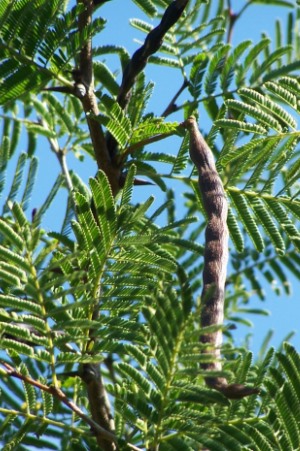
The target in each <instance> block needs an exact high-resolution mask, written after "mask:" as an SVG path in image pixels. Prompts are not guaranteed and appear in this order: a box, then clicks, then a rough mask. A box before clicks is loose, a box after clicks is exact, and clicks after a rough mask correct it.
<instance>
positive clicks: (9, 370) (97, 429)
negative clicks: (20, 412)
mask: <svg viewBox="0 0 300 451" xmlns="http://www.w3.org/2000/svg"><path fill="white" fill-rule="evenodd" d="M0 363H1V365H3V366H4V367H5V369H6V374H7V376H11V377H15V378H16V379H20V380H21V381H23V382H26V383H27V384H30V385H32V386H33V387H36V388H38V389H39V390H43V391H45V392H47V393H49V394H50V395H52V396H54V397H55V398H57V399H59V400H60V401H61V402H62V403H63V404H65V405H66V406H67V407H69V409H71V410H72V411H73V412H75V413H76V415H78V416H79V417H80V418H81V419H82V420H83V421H84V422H85V423H87V424H88V425H89V426H90V427H91V429H92V431H93V432H94V433H95V434H98V435H101V437H103V439H105V440H106V442H108V443H112V444H113V445H114V446H116V442H117V439H116V437H115V435H114V434H112V433H111V432H109V431H107V430H106V429H104V428H103V427H102V426H100V425H99V424H98V423H96V422H95V421H94V420H92V419H91V418H90V417H88V416H87V415H86V414H85V413H84V412H83V411H82V410H81V409H80V408H79V407H78V406H77V405H76V404H75V403H74V402H72V401H70V400H69V399H68V398H67V396H66V395H65V394H64V393H63V391H62V390H60V389H59V388H57V387H54V386H48V385H45V384H42V383H41V382H39V381H37V380H35V379H32V378H31V377H29V376H27V375H25V374H22V373H20V372H19V371H17V370H16V369H15V368H13V367H12V366H11V365H9V364H8V363H7V362H4V361H1V362H0ZM127 446H128V447H129V448H130V449H132V450H133V451H141V449H140V448H138V447H137V446H135V445H133V444H131V443H127ZM104 449H106V448H104ZM114 449H116V448H114Z"/></svg>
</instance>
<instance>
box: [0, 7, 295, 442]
mask: <svg viewBox="0 0 300 451" xmlns="http://www.w3.org/2000/svg"><path fill="white" fill-rule="evenodd" d="M104 3H105V0H103V1H101V0H100V1H94V2H93V1H92V0H81V1H80V0H78V2H77V4H76V5H73V4H72V3H70V4H69V2H68V1H64V2H62V1H60V0H34V1H32V0H15V1H11V0H2V1H1V4H0V23H1V27H0V30H1V31H0V59H1V63H0V74H1V84H0V102H1V105H2V115H1V116H2V122H3V127H2V136H1V149H0V152H1V153H0V156H1V158H0V171H1V184H0V188H1V191H4V190H5V189H6V188H7V185H8V190H7V193H8V194H7V196H5V198H4V201H3V203H2V214H1V218H0V240H1V244H0V256H1V261H0V280H1V287H0V290H1V291H0V315H1V316H0V324H1V349H2V351H1V373H0V374H1V398H0V399H1V402H0V415H1V424H0V432H1V439H0V440H1V443H2V448H3V449H4V450H12V449H15V450H23V449H24V450H25V449H29V447H31V448H32V447H37V448H43V449H49V450H50V449H59V450H61V449H68V450H72V449H74V450H80V449H90V450H93V449H103V450H125V449H126V450H127V449H132V450H144V449H147V450H149V451H150V450H151V451H154V450H158V449H159V450H183V451H184V450H199V449H209V450H226V449H228V450H233V449H234V450H235V449H236V450H238V449H253V450H256V449H257V450H262V449H266V450H274V449H283V450H285V451H286V450H295V449H299V447H300V435H299V427H298V425H299V421H300V413H299V412H300V409H299V402H300V378H299V374H300V359H299V356H298V354H297V352H296V351H295V349H294V348H293V347H292V346H291V345H289V344H285V345H284V348H283V349H282V350H281V351H278V352H276V353H275V352H274V350H273V349H269V350H268V349H267V343H265V346H264V348H263V350H262V352H261V356H260V358H259V359H258V360H257V361H255V363H254V364H253V362H252V355H251V352H250V351H249V350H248V349H247V347H246V346H244V347H242V348H239V349H236V346H235V343H234V340H233V337H232V336H231V327H227V328H226V324H229V325H234V323H235V322H236V321H245V315H246V314H247V312H252V313H253V310H251V296H250V292H255V293H256V294H258V295H259V296H260V297H263V291H262V287H261V285H260V279H262V278H264V279H265V281H266V283H269V284H271V283H272V280H273V279H274V278H278V279H279V280H280V281H281V282H282V286H283V287H284V289H286V290H288V286H289V285H288V283H287V281H288V277H289V272H292V273H293V274H294V275H296V277H297V278H299V277H300V259H299V255H298V249H299V246H300V245H299V238H300V234H299V231H298V229H297V224H298V220H299V217H300V202H299V201H298V200H297V199H298V187H297V186H298V185H297V182H298V176H299V150H298V147H297V143H298V138H299V134H298V132H297V130H296V128H297V123H296V119H297V115H298V113H299V100H298V97H299V94H300V84H299V81H298V76H297V70H298V69H299V66H300V62H299V56H300V54H299V53H300V49H299V39H298V37H297V34H296V33H294V28H295V26H296V19H297V17H298V15H299V11H298V9H297V8H296V4H295V3H296V2H293V1H284V0H281V1H278V0H276V1H275V0H274V1H272V2H269V1H262V0H261V1H254V0H248V1H247V2H246V1H245V2H244V4H243V5H242V6H241V9H240V11H237V12H233V11H232V9H231V2H230V0H228V1H227V2H225V1H222V0H216V1H211V2H205V1H204V0H203V1H201V0H195V1H191V0H190V1H189V0H175V1H173V2H171V1H166V0H139V1H138V0H136V1H135V3H136V4H137V5H138V7H139V8H140V12H141V17H145V15H147V16H149V17H151V18H154V23H155V26H154V28H153V27H152V26H151V25H149V23H147V22H146V21H142V20H134V21H132V24H133V26H135V27H136V28H138V29H139V30H142V31H143V32H145V35H146V38H145V42H144V44H143V45H142V46H141V47H140V48H138V49H137V51H136V52H135V53H134V54H133V55H130V54H129V53H128V52H127V51H126V49H124V48H123V47H120V46H117V45H114V44H113V43H112V44H111V45H109V46H107V45H99V46H95V45H94V47H92V41H93V40H94V41H95V38H96V37H97V42H100V43H101V31H102V30H103V29H104V27H105V20H104V19H102V18H101V7H102V6H103V4H104ZM255 3H265V4H266V5H269V6H270V7H271V6H272V5H281V6H283V7H289V8H291V9H290V12H289V15H288V17H287V25H286V29H287V32H286V33H284V30H285V28H282V24H281V23H280V22H278V23H276V29H275V34H276V39H275V40H274V42H271V40H270V39H269V38H268V37H266V36H265V35H262V37H261V39H260V40H259V42H254V43H253V42H251V41H250V40H247V41H244V42H241V43H239V44H238V45H236V46H233V45H232V42H231V40H232V34H233V32H234V26H235V24H236V22H237V21H238V20H239V19H240V17H241V16H242V15H243V14H244V13H246V12H247V10H248V8H249V7H252V8H253V7H255V6H254V4H255ZM283 10H286V9H284V8H283ZM122 14H124V20H125V19H126V17H125V16H126V11H125V12H124V13H122ZM112 26H113V25H112ZM284 27H285V26H284ZM110 54H115V55H117V56H118V58H119V62H120V63H119V64H120V66H119V67H118V68H116V67H108V66H107V64H106V63H104V62H103V61H102V60H103V59H104V58H105V56H106V55H110ZM96 58H97V60H98V61H96ZM152 63H155V64H159V65H161V66H162V68H161V71H162V72H163V70H164V65H168V66H170V67H172V68H173V70H174V71H178V72H179V73H180V74H181V77H182V85H181V87H180V88H179V89H178V91H177V92H174V97H173V98H172V99H171V100H168V99H166V107H165V110H164V112H163V114H162V115H161V116H160V115H158V113H157V112H156V111H155V112H151V111H148V110H147V102H148V100H149V98H150V96H151V94H152V91H153V89H154V84H153V82H152V81H150V80H149V79H148V77H147V67H148V64H152ZM116 69H120V71H121V74H122V76H121V78H120V79H119V78H118V77H117V76H116V75H115V71H116ZM180 99H181V100H180ZM200 109H201V111H203V114H205V115H206V116H207V117H209V119H210V123H211V126H210V128H209V126H208V127H207V128H208V129H207V130H205V132H203V133H204V135H205V139H206V142H207V143H208V144H209V146H210V147H211V148H212V150H213V152H214V155H215V158H216V160H217V170H218V172H219V174H220V177H221V179H222V181H223V185H224V189H225V192H226V195H227V199H228V203H229V213H228V219H227V224H228V228H229V232H230V238H231V239H230V265H229V273H228V275H227V284H226V305H225V318H226V322H225V326H223V328H222V330H223V332H224V333H225V334H226V337H227V340H226V343H225V344H224V345H223V347H222V352H223V357H224V365H223V370H222V372H221V375H222V376H224V375H225V376H226V377H227V379H228V380H229V381H233V382H239V383H245V382H246V383H250V385H253V386H255V387H257V388H260V393H259V394H255V395H252V396H250V397H247V398H244V399H243V400H229V399H228V398H227V397H225V396H224V395H223V393H222V392H218V391H216V390H212V389H210V388H208V387H206V385H205V383H204V379H205V378H207V374H208V373H207V371H206V370H205V369H203V365H202V368H201V367H200V366H199V364H200V363H202V364H204V365H205V362H207V355H205V354H203V353H202V350H203V347H204V345H203V343H201V342H199V337H200V335H201V333H203V331H202V330H201V327H200V322H199V316H200V310H201V299H200V288H201V283H202V282H201V273H202V268H203V244H204V236H203V231H204V229H205V226H206V217H205V214H206V213H205V206H204V205H203V201H202V199H201V196H200V195H199V191H198V183H197V174H196V171H195V168H194V167H193V165H192V164H191V161H190V157H189V152H188V147H189V132H186V131H185V129H184V128H183V127H182V125H181V123H180V122H182V121H184V120H186V119H187V118H188V117H190V116H191V115H192V114H193V115H195V116H197V115H198V112H199V110H200ZM175 112H176V113H177V117H181V119H180V120H179V121H180V122H174V121H172V115H173V114H174V113H175ZM200 122H201V121H200ZM172 135H175V136H176V137H177V141H176V142H177V143H179V145H178V149H176V150H174V151H173V153H171V152H169V151H165V150H166V149H167V150H168V146H169V142H170V136H172ZM25 136H27V142H28V147H27V150H26V152H23V153H21V152H20V147H22V146H23V145H24V144H23V143H24V137H25ZM41 137H44V138H46V140H47V142H48V148H49V150H51V151H52V153H53V154H54V155H55V157H56V158H57V159H58V161H59V163H60V167H61V171H60V174H58V177H57V180H56V182H55V183H54V185H53V186H52V187H51V189H50V191H49V194H48V195H47V197H46V199H45V200H44V202H43V204H42V205H40V206H39V207H38V208H34V207H36V206H32V205H31V203H30V198H31V194H32V192H33V191H34V190H37V189H38V187H39V184H41V183H42V181H41V180H39V178H38V177H36V174H37V164H38V159H37V157H38V154H39V147H40V142H41V141H40V139H41ZM154 142H162V143H163V145H162V146H161V148H160V147H159V150H158V151H154V150H153V146H152V144H153V143H154ZM43 146H44V141H43ZM172 148H173V149H174V145H172ZM162 149H163V150H162ZM70 153H74V154H75V155H78V154H80V156H82V155H86V156H87V157H89V158H92V159H93V160H94V161H95V166H97V167H98V173H97V175H96V176H95V177H94V174H91V178H90V181H89V184H88V186H87V185H86V184H84V183H83V182H82V180H81V179H80V177H79V176H78V174H76V173H75V172H74V171H71V170H70V169H69V166H68V155H70ZM53 154H52V155H51V154H50V152H49V159H50V158H53ZM16 156H17V165H16V169H15V172H14V175H13V177H12V180H10V177H9V179H8V181H7V183H6V181H5V174H6V171H7V170H8V171H9V174H11V173H12V172H11V171H12V168H11V160H12V159H14V158H15V157H16ZM83 164H84V162H83ZM166 167H168V170H167V171H166V172H163V171H164V170H165V169H164V168H166ZM162 168H163V169H162ZM173 180H175V181H176V183H177V186H178V184H179V186H182V188H181V193H183V196H184V199H185V206H184V208H182V209H181V211H180V212H179V213H178V212H177V211H176V204H177V203H178V193H177V192H176V191H174V190H173V189H172V181H173ZM149 181H151V183H153V184H155V185H157V186H158V187H159V188H160V189H161V196H160V199H159V201H157V202H158V203H157V204H156V205H155V203H154V198H153V197H152V196H151V197H149V198H147V199H144V200H143V202H139V203H138V202H136V201H135V200H134V199H135V197H134V196H133V193H134V192H136V191H138V190H140V189H141V188H140V185H143V184H145V183H150V182H149ZM61 190H66V191H67V192H68V196H67V202H66V205H63V204H62V205H61V207H60V208H61V210H63V211H64V215H63V220H62V223H61V224H60V225H59V226H58V227H57V230H55V231H52V232H46V230H45V229H47V223H46V222H45V218H44V217H45V213H46V212H47V211H48V210H49V209H51V204H52V202H53V200H55V199H56V197H57V196H58V195H59V193H60V192H61ZM153 205H155V207H154V208H153ZM150 207H151V208H152V209H150ZM149 209H150V210H149ZM149 211H150V212H149ZM245 287H248V290H247V289H246V288H245ZM202 302H203V300H202ZM217 329H220V327H217ZM210 330H213V331H214V330H216V327H215V328H213V327H212V328H211V329H210ZM217 375H220V374H217ZM31 448H30V449H31Z"/></svg>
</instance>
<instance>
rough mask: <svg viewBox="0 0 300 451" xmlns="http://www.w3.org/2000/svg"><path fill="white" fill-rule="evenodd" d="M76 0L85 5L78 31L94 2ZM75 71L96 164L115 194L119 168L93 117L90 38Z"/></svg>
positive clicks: (87, 22) (95, 109)
mask: <svg viewBox="0 0 300 451" xmlns="http://www.w3.org/2000/svg"><path fill="white" fill-rule="evenodd" d="M77 1H78V3H83V4H84V5H85V10H84V11H83V12H82V13H81V14H80V15H79V17H78V28H79V32H82V31H83V30H84V29H85V28H86V27H88V26H90V25H91V23H92V13H93V9H94V3H93V1H92V0H77ZM75 72H76V74H75V76H76V79H75V77H74V79H75V83H77V84H83V85H84V86H85V88H86V92H85V93H84V95H82V96H81V97H80V96H79V98H80V100H81V102H82V106H83V109H84V111H85V113H86V119H87V124H88V127H89V131H90V136H91V140H92V144H93V148H94V152H95V158H96V161H97V166H98V168H99V169H102V170H103V171H104V172H105V174H106V175H107V178H108V180H109V182H110V185H111V188H112V191H113V194H116V193H117V192H118V191H119V189H120V187H119V178H120V168H119V167H118V166H117V165H116V164H115V163H114V161H112V158H111V156H110V153H109V151H108V149H107V145H106V140H105V136H104V133H103V130H102V127H101V125H100V124H99V122H97V121H96V120H95V119H93V116H98V114H99V109H98V105H97V99H96V96H95V94H94V80H93V60H92V42H91V39H88V40H87V42H86V43H85V44H84V46H83V47H82V50H81V52H80V57H79V71H75ZM73 75H74V74H73ZM90 113H92V114H90Z"/></svg>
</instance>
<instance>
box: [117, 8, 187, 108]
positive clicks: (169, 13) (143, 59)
mask: <svg viewBox="0 0 300 451" xmlns="http://www.w3.org/2000/svg"><path fill="white" fill-rule="evenodd" d="M188 1H189V0H175V1H173V2H172V3H171V4H170V5H169V6H168V7H167V9H166V11H165V13H164V15H163V17H162V19H161V22H160V24H159V25H158V26H157V27H156V28H153V30H151V31H150V33H149V34H148V35H147V37H146V39H145V42H144V44H143V45H142V47H140V48H139V49H138V50H137V51H136V52H135V53H134V54H133V56H132V58H131V60H130V61H129V63H128V64H127V66H126V68H125V70H124V73H123V79H122V83H121V86H120V91H119V94H118V99H117V100H118V103H119V105H120V106H121V108H125V107H126V105H127V104H128V101H129V99H130V93H131V88H132V86H133V85H134V82H135V79H136V77H137V75H138V74H139V73H140V72H141V71H142V70H143V69H144V67H145V66H146V64H147V61H148V58H149V56H151V55H152V54H153V53H155V52H157V51H158V50H159V48H160V46H161V45H162V42H163V37H164V35H165V34H166V33H167V31H168V30H169V29H170V28H171V27H172V26H173V25H174V24H175V23H176V22H177V21H178V19H179V18H180V16H181V14H182V13H183V11H184V9H185V7H186V5H187V4H188Z"/></svg>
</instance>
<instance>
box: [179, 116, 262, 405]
mask: <svg viewBox="0 0 300 451" xmlns="http://www.w3.org/2000/svg"><path fill="white" fill-rule="evenodd" d="M182 125H183V126H184V127H185V128H187V129H188V130H189V134H190V143H189V151H190V157H191V160H192V162H193V163H194V165H195V166H196V168H197V170H198V173H199V188H200V193H201V196H202V200H203V205H204V208H205V210H206V212H207V216H208V221H207V226H206V230H205V251H204V268H203V288H202V294H201V300H202V308H201V318H200V324H201V327H208V326H214V325H222V324H223V319H224V296H225V281H226V272H227V261H228V228H227V214H228V204H227V199H226V196H225V192H224V188H223V184H222V181H221V179H220V176H219V174H218V172H217V169H216V165H215V161H214V156H213V153H212V151H211V149H210V148H209V146H208V145H207V143H206V142H205V140H204V138H203V136H202V135H201V133H200V131H199V129H198V126H197V122H196V119H195V118H194V117H193V116H191V117H189V118H188V119H187V120H186V121H185V122H183V124H182ZM200 340H201V342H202V343H203V344H204V345H205V346H204V347H203V353H205V354H210V355H212V356H213V362H211V363H205V364H202V365H201V366H202V368H203V369H205V370H209V371H214V372H215V371H221V370H222V365H221V361H220V360H221V351H220V349H221V345H222V331H221V330H218V331H216V332H210V333H206V334H203V335H201V338H200ZM205 382H206V384H207V385H208V386H209V387H211V388H214V389H216V390H219V391H220V392H222V393H223V394H224V395H225V396H227V397H228V398H232V399H239V398H243V397H244V396H248V395H252V394H254V393H258V392H259V390H257V389H256V388H251V387H246V386H245V385H242V384H228V382H227V380H226V379H225V378H224V377H206V378H205Z"/></svg>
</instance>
